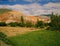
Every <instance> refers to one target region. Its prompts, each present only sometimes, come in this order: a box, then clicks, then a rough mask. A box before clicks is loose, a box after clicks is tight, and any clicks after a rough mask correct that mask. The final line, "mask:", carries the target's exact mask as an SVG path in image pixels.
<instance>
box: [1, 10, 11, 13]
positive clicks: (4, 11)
mask: <svg viewBox="0 0 60 46" xmlns="http://www.w3.org/2000/svg"><path fill="white" fill-rule="evenodd" d="M9 11H12V10H9V9H0V14H3V13H7V12H9Z"/></svg>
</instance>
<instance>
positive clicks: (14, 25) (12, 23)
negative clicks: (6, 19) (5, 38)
mask: <svg viewBox="0 0 60 46" xmlns="http://www.w3.org/2000/svg"><path fill="white" fill-rule="evenodd" d="M8 25H10V26H12V27H16V26H18V23H17V22H11V23H9V24H8Z"/></svg>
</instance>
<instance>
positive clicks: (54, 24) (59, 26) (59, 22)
mask: <svg viewBox="0 0 60 46" xmlns="http://www.w3.org/2000/svg"><path fill="white" fill-rule="evenodd" d="M50 28H51V30H59V31H60V15H58V14H56V15H54V14H53V13H52V15H51V22H50Z"/></svg>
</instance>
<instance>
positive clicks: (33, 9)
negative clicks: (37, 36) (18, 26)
mask: <svg viewBox="0 0 60 46" xmlns="http://www.w3.org/2000/svg"><path fill="white" fill-rule="evenodd" d="M4 7H5V8H8V9H13V10H16V11H20V12H23V13H24V14H26V15H40V14H50V13H52V12H54V13H58V14H60V3H48V4H45V5H43V6H42V5H40V4H37V3H32V4H27V5H20V4H16V5H0V8H4Z"/></svg>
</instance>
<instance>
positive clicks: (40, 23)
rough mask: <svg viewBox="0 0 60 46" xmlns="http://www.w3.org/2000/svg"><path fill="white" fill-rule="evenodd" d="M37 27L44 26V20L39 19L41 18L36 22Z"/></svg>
mask: <svg viewBox="0 0 60 46" xmlns="http://www.w3.org/2000/svg"><path fill="white" fill-rule="evenodd" d="M35 27H36V28H38V27H39V28H43V27H44V22H43V21H39V20H37V23H36V24H35Z"/></svg>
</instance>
